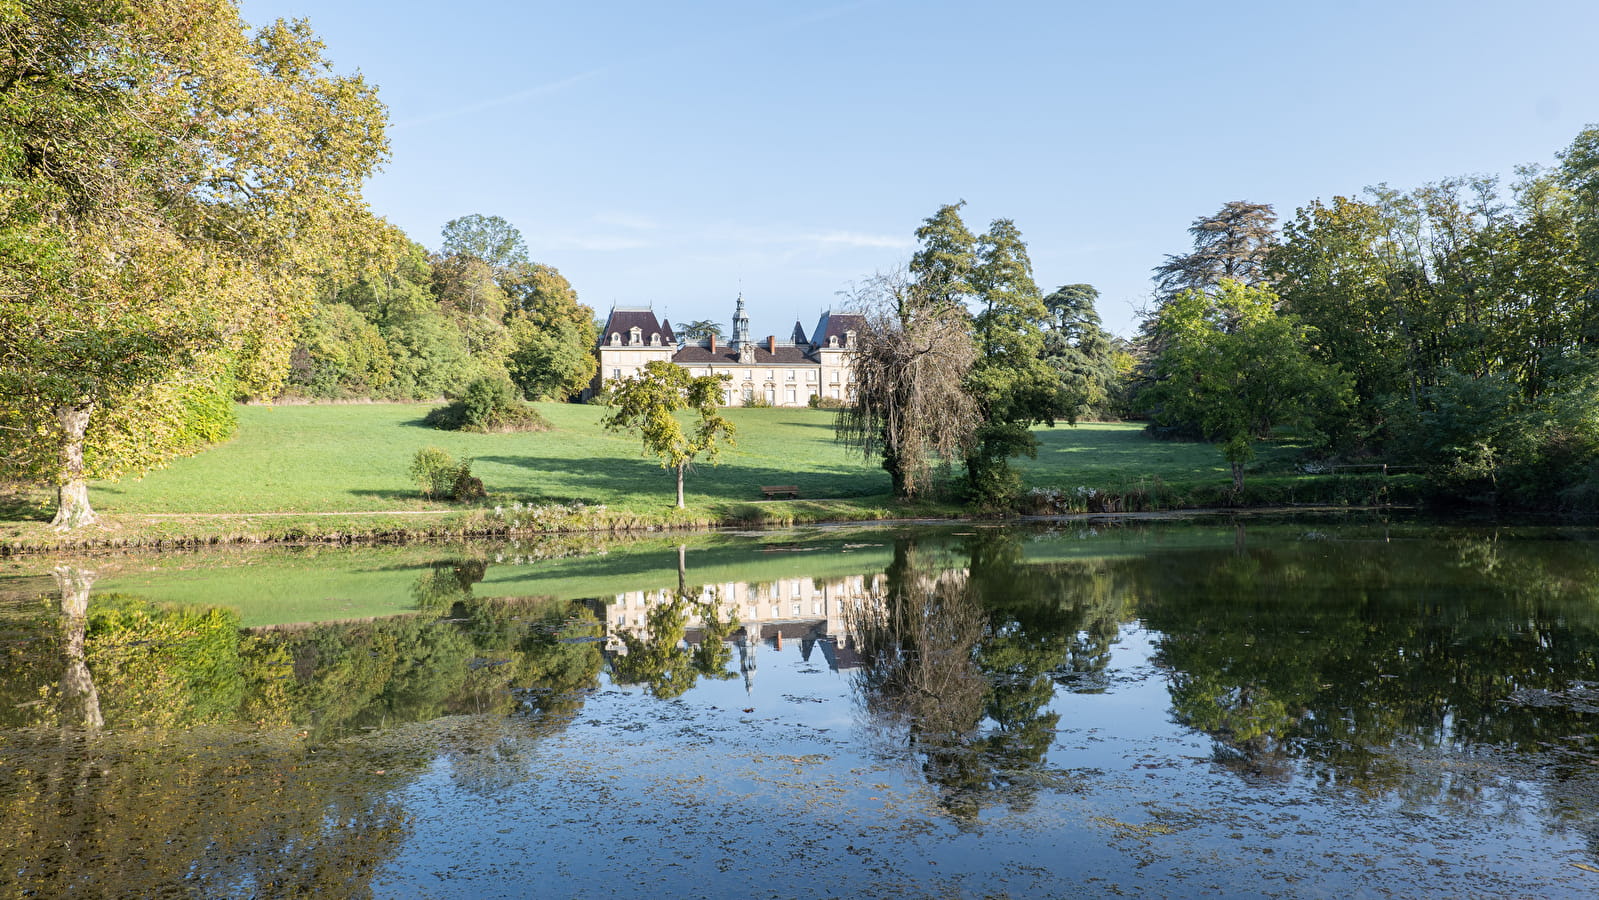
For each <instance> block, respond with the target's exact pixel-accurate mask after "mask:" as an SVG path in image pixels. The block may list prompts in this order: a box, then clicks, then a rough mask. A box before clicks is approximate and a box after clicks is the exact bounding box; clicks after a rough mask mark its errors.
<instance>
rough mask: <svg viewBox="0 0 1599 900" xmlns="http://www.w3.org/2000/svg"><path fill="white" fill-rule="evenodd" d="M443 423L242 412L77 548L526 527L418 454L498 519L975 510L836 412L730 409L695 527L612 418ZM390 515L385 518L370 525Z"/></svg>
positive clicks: (398, 410) (1175, 461) (35, 532)
mask: <svg viewBox="0 0 1599 900" xmlns="http://www.w3.org/2000/svg"><path fill="white" fill-rule="evenodd" d="M427 410H428V407H426V406H419V405H411V404H395V403H373V404H327V405H285V406H243V407H240V408H239V410H238V412H239V431H238V433H237V435H236V436H235V437H234V438H233V439H232V440H230V441H228V442H226V443H224V444H221V445H219V446H217V447H213V448H211V449H209V450H206V451H205V452H202V453H200V454H197V455H195V456H192V457H188V458H184V459H178V460H174V461H173V462H172V463H171V465H169V466H168V467H167V468H165V469H160V470H157V471H154V472H151V473H149V474H147V475H146V476H145V477H143V478H142V479H124V480H122V481H119V482H103V483H96V484H94V485H92V486H91V488H90V499H91V502H92V503H93V504H94V506H95V509H96V510H97V511H98V512H99V513H100V514H101V515H102V517H103V519H104V524H103V525H102V526H99V528H98V530H95V531H94V532H93V533H87V532H86V533H82V534H81V535H74V536H72V537H70V538H69V539H68V540H86V541H90V542H97V543H112V544H117V543H148V542H150V541H152V540H155V541H160V540H182V539H185V538H200V539H207V540H218V539H220V540H224V541H227V540H239V539H249V538H251V537H262V538H268V539H271V538H284V537H293V536H295V535H299V536H301V537H308V536H322V537H336V536H338V535H341V534H342V535H355V534H368V535H370V534H373V533H377V532H383V531H385V530H389V531H394V530H410V531H411V532H412V534H413V535H417V534H419V533H438V531H439V530H440V529H442V530H443V531H444V532H452V531H453V532H454V533H461V532H462V531H463V530H468V531H470V530H472V529H474V528H479V529H480V528H484V527H488V528H493V527H494V525H495V523H496V522H498V523H500V524H502V525H506V524H510V521H511V519H510V515H509V514H507V516H506V517H505V518H504V519H498V518H496V519H493V520H492V521H487V522H485V521H484V520H483V518H482V515H481V514H479V517H478V519H477V520H475V521H476V522H477V523H478V524H476V525H473V524H471V523H470V522H466V521H464V520H462V519H460V518H459V517H455V518H451V516H454V515H455V514H457V513H459V512H460V509H461V508H460V507H458V506H454V505H452V504H449V503H445V502H441V501H436V500H431V501H430V500H425V499H423V498H422V497H421V495H420V494H419V493H418V490H417V487H416V485H415V484H413V483H412V482H411V480H410V478H409V476H408V475H407V469H408V468H409V466H410V463H411V458H412V456H413V455H414V454H415V453H416V451H417V450H419V449H421V448H423V447H426V446H429V445H436V446H439V447H442V448H444V449H445V450H448V451H449V452H450V453H452V454H454V455H455V456H457V457H463V458H471V460H472V471H473V473H474V474H475V475H477V476H478V477H479V478H481V479H482V480H483V483H484V485H485V487H486V488H487V490H488V491H489V494H490V500H489V503H488V506H490V507H492V506H503V507H505V508H507V509H511V508H513V507H515V506H516V505H517V504H520V505H521V506H523V507H526V506H529V505H534V506H541V507H542V506H548V505H551V504H570V503H572V502H573V501H581V502H582V503H583V504H585V505H588V506H593V505H604V506H605V507H606V508H607V513H606V516H608V517H609V519H608V524H606V526H605V527H613V528H614V527H628V528H631V527H643V526H646V525H650V524H659V525H677V526H683V525H691V524H710V523H716V522H731V521H740V522H751V523H757V522H764V523H768V524H783V523H785V522H801V521H824V520H829V519H851V518H854V519H861V518H865V519H870V518H884V517H897V516H906V515H912V516H914V515H922V516H927V515H934V516H937V515H951V514H955V513H958V512H959V509H958V508H957V507H953V506H947V505H944V506H941V505H938V504H924V505H922V506H920V507H914V508H909V509H907V508H905V507H902V506H899V505H897V504H894V503H892V502H891V500H890V498H889V497H888V490H889V482H888V476H887V475H886V473H884V472H883V470H882V469H881V468H880V467H878V466H877V465H875V464H872V463H868V462H866V461H864V460H862V459H861V458H860V456H859V455H858V454H855V453H853V452H851V451H850V450H848V449H847V448H845V447H843V446H841V445H840V444H838V443H837V442H836V441H835V440H834V439H833V413H831V412H827V411H823V410H812V409H729V410H727V411H726V414H727V416H728V418H729V419H731V420H732V421H733V423H734V424H735V425H736V427H737V429H738V437H737V440H738V443H737V446H736V447H735V448H733V449H731V450H729V451H728V452H726V453H725V454H724V455H723V457H722V460H721V464H720V465H715V466H713V465H710V464H708V463H702V464H701V465H699V466H698V467H697V469H696V470H694V471H691V472H690V473H689V475H688V478H687V481H686V500H687V503H688V507H689V509H688V510H687V512H686V513H672V512H670V507H671V505H672V502H673V481H672V476H671V473H669V472H667V471H666V470H664V469H662V468H661V467H660V466H659V464H658V463H657V462H656V460H655V459H654V458H652V457H645V456H644V455H643V454H642V452H641V446H640V442H639V440H638V439H637V438H636V437H635V436H633V435H632V434H614V433H610V432H607V431H605V430H604V429H602V428H601V427H600V425H599V421H600V418H601V416H602V415H603V414H604V412H605V410H604V409H603V408H601V407H596V406H583V405H576V404H561V403H547V404H540V405H539V411H540V412H541V413H542V414H543V415H544V416H545V417H546V418H547V419H549V421H550V422H551V423H552V425H553V426H554V427H553V428H552V429H551V430H550V431H547V432H539V433H523V434H489V435H485V434H467V433H458V432H444V431H438V430H435V429H431V428H427V427H425V426H423V425H422V416H423V415H424V414H425V413H426V412H427ZM1036 434H1037V435H1038V438H1039V442H1040V447H1039V453H1038V457H1037V458H1036V459H1020V460H1017V461H1016V466H1017V469H1018V470H1019V471H1020V472H1021V474H1022V477H1023V483H1024V487H1029V488H1030V487H1052V488H1060V489H1064V490H1068V491H1069V490H1071V489H1073V488H1076V487H1078V486H1084V487H1092V488H1097V489H1099V490H1107V491H1114V492H1120V493H1126V492H1129V491H1133V490H1142V491H1146V492H1147V491H1148V490H1149V489H1150V487H1151V486H1152V485H1164V486H1166V487H1171V486H1176V485H1188V486H1205V487H1207V488H1211V487H1214V488H1219V487H1221V486H1223V485H1226V484H1227V483H1229V475H1228V471H1227V467H1226V465H1225V463H1224V462H1223V460H1222V457H1221V454H1220V453H1219V452H1218V451H1217V449H1216V448H1215V447H1214V446H1212V445H1209V444H1192V443H1181V442H1172V441H1153V440H1150V439H1149V438H1147V437H1145V435H1144V432H1143V430H1142V428H1141V427H1140V426H1139V425H1137V424H1097V423H1096V424H1084V425H1080V426H1077V427H1068V426H1059V427H1055V428H1039V429H1037V431H1036ZM1293 454H1294V450H1293V448H1285V447H1269V448H1264V449H1263V450H1262V452H1261V458H1260V460H1259V461H1258V462H1257V463H1256V464H1255V465H1254V466H1252V470H1253V471H1252V472H1251V476H1250V477H1251V478H1252V479H1257V480H1258V482H1259V483H1262V484H1265V483H1268V481H1269V479H1271V478H1279V479H1285V480H1286V479H1289V478H1291V479H1293V480H1295V481H1300V480H1303V479H1305V476H1299V475H1294V474H1293V469H1292V466H1291V460H1292V457H1293ZM772 484H794V485H798V486H799V490H800V495H801V497H803V498H804V500H803V501H802V502H800V503H791V502H785V501H772V502H763V501H762V497H761V493H760V487H761V486H762V485H772ZM1213 495H1214V491H1212V496H1213ZM1166 496H1168V497H1175V496H1177V495H1174V494H1171V493H1170V492H1168V493H1167V495H1166ZM1198 496H1199V495H1198V494H1193V495H1190V497H1198ZM36 499H42V498H37V497H36ZM1290 499H1292V498H1290ZM1172 502H1175V503H1179V504H1181V503H1183V502H1184V501H1183V500H1182V499H1180V498H1179V499H1177V500H1173V501H1172ZM1195 502H1199V503H1201V505H1202V504H1203V503H1204V502H1207V501H1205V500H1204V499H1203V498H1200V499H1198V500H1197V501H1195ZM1190 505H1191V504H1190ZM374 513H375V514H382V515H377V516H375V515H369V514H374ZM261 514H273V516H269V517H262V516H261ZM48 515H49V504H48V503H45V502H35V501H22V502H17V501H13V502H11V503H9V504H4V505H0V544H5V543H8V542H9V543H10V544H11V546H13V547H18V548H20V547H25V546H31V547H43V546H52V545H53V546H58V547H65V546H67V544H63V543H62V542H61V541H60V540H59V536H57V537H56V538H52V537H50V535H49V533H48V532H47V531H46V530H45V529H44V526H43V521H42V520H43V519H46V518H48ZM519 515H521V514H519ZM252 516H253V517H255V518H251V517H252ZM519 521H520V522H521V523H522V524H520V525H517V526H513V527H527V525H528V524H531V523H528V521H527V520H526V519H525V518H524V519H521V520H519ZM452 522H453V523H455V524H453V525H452V524H450V523H452ZM544 527H548V526H544ZM430 529H432V530H431V531H430Z"/></svg>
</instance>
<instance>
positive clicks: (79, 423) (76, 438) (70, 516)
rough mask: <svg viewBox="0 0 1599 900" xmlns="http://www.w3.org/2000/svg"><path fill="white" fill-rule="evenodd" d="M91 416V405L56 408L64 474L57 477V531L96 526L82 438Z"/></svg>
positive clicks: (54, 521) (87, 428)
mask: <svg viewBox="0 0 1599 900" xmlns="http://www.w3.org/2000/svg"><path fill="white" fill-rule="evenodd" d="M92 412H94V403H93V402H92V401H89V402H85V403H82V404H63V405H61V406H57V407H56V408H55V414H56V421H58V422H60V423H61V473H60V474H59V475H58V476H57V478H58V480H59V482H60V484H59V486H58V487H57V489H56V517H55V518H54V519H53V520H51V522H50V527H52V528H54V529H55V530H56V531H71V530H72V529H74V528H77V527H79V526H82V525H93V524H94V523H95V516H94V510H93V509H91V508H90V507H89V483H88V481H87V480H85V479H84V475H83V434H84V432H86V431H88V430H89V414H90V413H92Z"/></svg>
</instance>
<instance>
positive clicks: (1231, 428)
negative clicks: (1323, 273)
mask: <svg viewBox="0 0 1599 900" xmlns="http://www.w3.org/2000/svg"><path fill="white" fill-rule="evenodd" d="M1276 305H1277V296H1276V295H1275V294H1274V293H1272V292H1271V290H1270V289H1268V288H1261V287H1248V286H1246V285H1242V284H1239V283H1238V282H1235V281H1223V282H1222V283H1221V287H1220V289H1219V290H1217V291H1215V292H1212V293H1205V292H1201V291H1183V292H1182V293H1180V294H1178V295H1177V296H1176V297H1174V298H1172V300H1171V301H1170V302H1169V303H1167V304H1166V306H1165V307H1164V308H1163V309H1162V310H1161V313H1160V317H1159V320H1158V323H1157V329H1158V333H1159V334H1160V336H1161V337H1162V338H1163V343H1164V345H1165V347H1166V349H1165V351H1164V352H1163V353H1161V355H1160V357H1159V359H1157V360H1156V361H1155V383H1154V384H1153V385H1152V386H1151V387H1149V388H1148V389H1146V391H1145V392H1144V396H1143V397H1142V401H1143V403H1144V405H1145V406H1146V407H1149V408H1151V409H1153V410H1154V415H1155V421H1156V422H1158V423H1160V424H1162V425H1187V426H1189V427H1193V428H1195V429H1197V430H1198V431H1199V432H1200V433H1201V434H1203V435H1204V436H1205V437H1206V438H1208V439H1210V440H1213V441H1217V442H1220V443H1221V444H1222V452H1223V454H1224V455H1225V456H1226V457H1227V461H1228V463H1230V464H1231V466H1232V475H1233V489H1234V490H1243V486H1244V465H1245V463H1247V462H1249V461H1250V460H1251V459H1253V458H1254V455H1255V451H1254V442H1255V441H1257V440H1259V439H1261V438H1265V437H1269V436H1270V435H1271V433H1272V430H1273V429H1274V428H1276V427H1277V426H1279V425H1296V424H1297V425H1308V424H1310V422H1311V420H1312V419H1313V417H1315V416H1316V415H1327V414H1329V413H1336V412H1337V411H1339V410H1341V409H1342V408H1343V407H1344V406H1345V405H1347V403H1348V400H1349V394H1350V387H1349V378H1348V376H1347V375H1345V374H1344V373H1343V372H1342V371H1341V370H1339V369H1338V368H1336V367H1333V366H1328V365H1324V364H1322V363H1320V362H1317V361H1316V360H1315V359H1313V358H1312V357H1311V355H1310V352H1309V332H1308V329H1307V328H1306V327H1305V326H1304V325H1302V324H1300V323H1299V321H1298V320H1297V319H1295V318H1294V317H1293V316H1291V315H1287V314H1279V313H1278V312H1276V309H1275V308H1276Z"/></svg>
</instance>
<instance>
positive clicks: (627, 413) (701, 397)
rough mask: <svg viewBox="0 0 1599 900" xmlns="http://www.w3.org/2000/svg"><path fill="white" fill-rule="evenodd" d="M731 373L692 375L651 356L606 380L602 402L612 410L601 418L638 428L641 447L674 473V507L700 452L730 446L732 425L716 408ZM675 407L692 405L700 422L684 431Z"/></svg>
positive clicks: (612, 426)
mask: <svg viewBox="0 0 1599 900" xmlns="http://www.w3.org/2000/svg"><path fill="white" fill-rule="evenodd" d="M730 381H732V376H730V375H727V374H725V373H724V374H721V375H700V376H693V375H690V374H689V373H688V370H687V369H685V368H683V367H682V366H678V365H674V364H673V363H669V362H662V361H660V360H655V361H654V362H650V363H648V364H646V365H645V366H644V371H642V372H640V373H639V374H638V375H636V376H634V377H631V378H623V379H621V380H620V381H613V382H611V383H610V384H609V386H608V388H607V390H606V393H605V403H606V405H607V406H610V407H611V408H612V409H613V410H614V412H612V413H610V414H609V415H607V416H606V417H605V418H604V419H602V420H601V424H603V425H604V426H605V428H606V429H607V430H609V431H629V430H633V431H637V432H638V433H639V436H640V437H642V438H643V440H644V452H645V453H653V454H655V455H656V456H658V457H660V459H661V468H663V469H673V470H675V471H676V473H677V508H678V509H683V508H684V507H683V473H684V471H685V470H687V469H688V467H689V465H690V464H691V463H693V462H694V458H695V457H696V456H699V455H700V454H701V453H704V454H705V456H706V458H707V459H710V460H711V461H713V462H714V461H715V460H716V458H717V457H718V456H719V455H720V454H721V451H722V446H723V445H724V444H726V445H729V446H731V445H733V443H734V440H733V434H734V428H733V423H732V422H729V421H728V420H727V419H726V418H724V417H723V416H722V414H721V413H720V412H718V411H717V402H718V401H719V400H721V398H722V391H723V390H724V388H725V386H726V385H727V384H728V383H729V382H730ZM678 410H693V411H694V412H696V413H698V414H699V421H698V422H697V423H695V425H694V428H693V430H692V431H684V430H683V423H682V422H680V421H678V418H677V416H676V415H675V413H676V412H677V411H678Z"/></svg>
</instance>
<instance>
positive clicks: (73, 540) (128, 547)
mask: <svg viewBox="0 0 1599 900" xmlns="http://www.w3.org/2000/svg"><path fill="white" fill-rule="evenodd" d="M771 502H772V503H796V502H797V503H800V504H806V506H804V507H791V508H789V509H788V510H784V512H789V513H793V512H797V513H799V514H798V515H792V514H787V515H776V514H774V515H762V516H757V517H751V516H749V515H747V514H736V515H723V516H719V517H718V516H694V515H685V516H681V517H679V516H675V515H671V514H668V515H665V516H660V517H653V516H638V515H627V514H610V513H609V512H601V513H597V514H596V513H592V512H590V513H588V514H587V515H585V514H583V513H581V512H576V511H572V510H566V509H564V508H560V507H557V508H555V509H557V510H563V512H564V514H560V515H547V514H546V515H540V513H541V512H545V513H547V512H548V510H549V509H550V508H548V507H539V508H528V509H527V510H526V512H527V513H528V514H529V516H528V518H527V519H526V520H524V519H522V518H521V517H520V516H514V515H513V516H512V517H510V518H509V519H507V518H506V517H505V516H504V515H500V516H494V510H484V509H474V510H466V511H457V510H378V511H369V512H309V513H301V512H263V513H144V514H127V515H118V514H106V515H102V516H101V519H100V522H99V523H97V524H96V525H92V526H87V527H85V528H82V529H79V530H78V531H77V532H67V533H59V532H55V531H52V530H51V529H50V526H49V525H48V523H45V522H37V523H16V522H12V523H6V524H7V525H11V526H13V527H16V526H22V528H21V530H20V533H17V534H14V535H13V536H10V537H0V558H3V559H20V558H24V557H38V556H49V555H53V554H89V555H93V554H98V553H115V552H119V551H143V552H162V551H168V550H193V549H198V548H204V547H224V546H274V545H276V546H297V545H298V546H312V545H324V546H353V545H383V544H408V543H425V542H429V541H445V540H505V539H517V538H528V537H539V536H551V537H554V536H573V535H584V534H592V535H627V536H639V535H648V534H668V533H672V532H704V531H717V530H736V529H741V528H743V529H758V530H767V529H775V528H785V527H802V526H803V527H821V528H826V527H832V526H837V527H845V526H851V525H862V524H870V525H883V526H892V525H910V524H929V523H940V522H944V523H956V522H984V523H989V524H992V525H1008V524H1047V523H1050V522H1136V521H1161V520H1174V519H1186V518H1200V517H1209V516H1232V517H1238V516H1265V515H1306V514H1312V515H1315V514H1328V513H1355V512H1414V511H1416V510H1417V509H1418V507H1416V506H1412V505H1404V504H1378V505H1333V504H1324V503H1318V504H1294V505H1284V504H1267V505H1259V506H1231V507H1217V506H1205V507H1189V508H1173V509H1152V510H1134V511H1125V512H1122V511H1114V512H1087V511H1084V512H1060V513H1051V514H1047V515H1026V514H1009V515H982V514H976V513H972V512H970V511H960V510H957V509H954V508H949V507H934V506H931V505H922V506H920V507H919V508H910V509H904V510H893V509H889V508H886V507H885V506H875V505H867V506H854V508H853V509H852V508H851V506H853V504H848V505H847V504H845V503H843V502H841V501H814V500H813V501H771ZM763 511H766V510H763ZM676 512H678V511H677V510H672V513H676ZM812 513H814V514H816V515H812ZM851 513H854V514H853V515H852V514H851ZM891 513H898V514H891ZM374 517H376V518H379V519H394V518H424V517H435V518H436V520H437V521H435V522H432V523H428V524H427V525H424V526H420V527H405V528H382V527H362V523H361V520H363V519H365V520H371V519H372V518H374ZM261 520H268V521H272V520H276V521H278V522H282V523H283V525H284V527H280V528H262V527H254V528H252V527H250V525H251V523H252V522H259V521H261ZM302 520H309V521H304V523H303V524H302ZM317 520H321V521H325V522H328V523H329V526H330V527H327V528H313V527H309V526H310V525H311V524H313V523H314V522H316V521H317ZM197 521H199V522H208V523H212V524H213V525H214V527H212V528H207V529H196V528H194V527H192V526H193V525H194V524H195V523H196V522H197ZM157 523H171V524H173V525H178V526H179V528H180V529H181V530H173V531H169V530H168V529H166V528H156V527H152V526H153V525H155V524H157ZM372 524H376V523H372ZM30 526H31V527H30ZM141 526H143V527H141ZM28 532H32V533H31V534H30V533H28Z"/></svg>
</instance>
